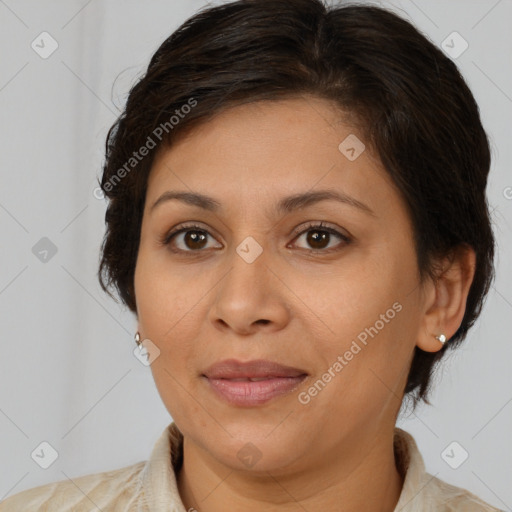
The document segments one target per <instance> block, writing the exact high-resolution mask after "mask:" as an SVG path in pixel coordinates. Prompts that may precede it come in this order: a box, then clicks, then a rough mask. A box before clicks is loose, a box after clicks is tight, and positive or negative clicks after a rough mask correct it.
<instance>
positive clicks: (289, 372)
mask: <svg viewBox="0 0 512 512" xmlns="http://www.w3.org/2000/svg"><path fill="white" fill-rule="evenodd" d="M203 375H204V376H205V377H208V378H209V379H229V380H233V381H236V380H240V381H244V380H245V381H247V380H252V381H255V380H266V379H269V378H277V377H300V376H302V375H307V372H306V371H305V370H302V369H299V368H293V367H291V366H285V365H282V364H278V363H275V362H273V361H266V360H264V359H255V360H253V361H247V362H245V363H244V362H241V361H237V360H235V359H226V360H224V361H220V362H218V363H215V364H214V365H212V366H210V367H209V368H208V369H207V370H205V371H204V373H203Z"/></svg>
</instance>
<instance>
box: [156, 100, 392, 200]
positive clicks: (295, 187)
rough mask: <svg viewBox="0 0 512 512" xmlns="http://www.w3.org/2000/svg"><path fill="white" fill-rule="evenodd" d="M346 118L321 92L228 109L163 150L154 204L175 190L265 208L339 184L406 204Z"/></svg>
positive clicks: (362, 195)
mask: <svg viewBox="0 0 512 512" xmlns="http://www.w3.org/2000/svg"><path fill="white" fill-rule="evenodd" d="M346 118H347V116H345V115H344V113H343V112H341V111H340V110H339V109H337V108H336V107H335V106H334V104H333V103H332V102H328V101H326V100H323V99H319V98H315V97H301V98H294V99H286V100H279V101H260V102H254V103H248V104H244V105H241V106H236V107H232V108H230V109H227V110H224V111H222V112H220V113H219V114H217V115H216V116H215V117H214V118H212V119H210V120H208V121H206V122H204V123H202V124H200V125H197V126H196V127H195V128H194V129H192V130H190V131H189V132H187V133H186V136H185V137H179V138H178V139H177V140H176V141H175V143H174V144H173V145H172V146H171V147H170V148H165V149H162V150H161V151H160V152H159V153H158V154H157V155H156V158H155V161H154V163H153V167H152V170H151V173H150V177H149V183H148V198H149V201H148V203H149V202H151V201H152V200H153V201H154V200H155V199H156V198H157V196H158V195H159V194H161V193H162V192H163V191H166V190H168V189H179V190H182V191H186V190H189V191H191V190H194V191H196V192H202V193H205V194H208V195H215V196H218V197H219V198H224V199H225V200H226V201H228V202H230V203H233V202H235V203H236V202H239V203H243V202H244V201H254V200H256V201H258V202H259V203H260V204H261V205H263V203H264V202H266V201H267V200H268V201H271V200H272V201H273V200H276V199H277V198H278V197H282V196H284V195H290V194H293V193H301V192H304V191H307V190H314V189H315V188H322V189H323V188H335V189H338V190H340V191H342V192H344V193H346V194H350V195H351V196H353V197H355V198H358V199H361V201H362V202H365V203H366V204H369V205H370V206H371V205H372V204H373V205H374V206H375V207H377V205H378V204H379V203H382V202H383V201H384V202H386V201H387V202H389V201H392V202H393V201H394V202H396V201H397V200H398V201H400V198H399V197H397V194H398V192H397V190H395V187H394V185H393V183H392V182H391V179H390V178H389V176H388V174H387V173H386V172H385V170H384V169H383V167H382V164H381V162H380V160H379V159H378V158H377V157H376V156H375V155H374V154H373V153H372V152H371V151H370V148H369V147H368V145H367V144H365V143H364V136H363V135H362V134H361V133H360V132H359V131H358V130H356V129H355V127H353V126H350V125H348V124H347V122H346ZM371 208H372V209H374V207H373V206H371Z"/></svg>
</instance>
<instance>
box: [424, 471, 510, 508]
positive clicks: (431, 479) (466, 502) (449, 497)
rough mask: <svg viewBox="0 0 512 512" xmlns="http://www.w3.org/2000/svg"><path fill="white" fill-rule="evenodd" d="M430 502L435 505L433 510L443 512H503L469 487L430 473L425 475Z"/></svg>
mask: <svg viewBox="0 0 512 512" xmlns="http://www.w3.org/2000/svg"><path fill="white" fill-rule="evenodd" d="M424 484H425V491H427V494H428V495H429V499H428V502H429V503H431V504H434V505H435V508H434V509H433V510H436V511H442V512H452V511H457V512H502V511H501V510H500V509H498V508H496V507H493V506H492V505H490V504H489V503H486V502H485V501H483V500H481V499H480V498H479V497H478V496H476V495H474V494H473V493H471V492H470V491H468V490H467V489H464V488H462V487H456V486H455V485H452V484H449V483H448V482H445V481H444V480H440V479H439V478H436V477H435V476H432V475H431V474H429V473H425V475H424Z"/></svg>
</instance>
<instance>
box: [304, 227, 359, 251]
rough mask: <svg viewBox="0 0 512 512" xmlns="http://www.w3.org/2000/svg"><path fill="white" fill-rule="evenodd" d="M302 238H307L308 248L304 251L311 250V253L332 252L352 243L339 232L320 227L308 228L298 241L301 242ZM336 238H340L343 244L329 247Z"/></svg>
mask: <svg viewBox="0 0 512 512" xmlns="http://www.w3.org/2000/svg"><path fill="white" fill-rule="evenodd" d="M302 237H305V241H306V244H307V247H304V249H309V250H311V251H319V252H330V251H331V250H336V249H338V248H340V246H343V245H345V244H347V243H350V239H349V238H348V237H347V236H345V235H343V234H342V233H340V232H339V231H337V230H335V229H333V228H330V227H327V226H323V225H322V224H319V225H310V226H307V229H306V230H305V231H303V232H302V233H301V234H300V235H299V236H298V237H297V238H296V239H297V240H300V239H301V238H302ZM333 237H334V238H338V240H341V241H342V242H343V243H338V244H337V245H334V247H333V246H329V244H330V243H331V242H332V241H333Z"/></svg>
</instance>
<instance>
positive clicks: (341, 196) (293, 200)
mask: <svg viewBox="0 0 512 512" xmlns="http://www.w3.org/2000/svg"><path fill="white" fill-rule="evenodd" d="M172 200H177V201H181V202H183V203H185V204H189V205H191V206H197V207H199V208H202V209H204V210H208V211H211V212H218V211H219V209H220V208H221V204H220V203H219V202H218V201H216V200H215V199H213V198H212V197H209V196H206V195H204V194H199V193H197V192H178V191H170V190H169V191H167V192H164V193H163V194H162V195H161V196H160V197H159V198H158V199H157V200H156V201H155V202H154V203H153V206H151V209H150V212H153V211H154V209H155V208H156V207H157V206H158V205H161V204H163V203H166V202H168V201H172ZM320 201H338V202H340V203H344V204H348V205H349V206H353V207H355V208H358V209H360V210H362V211H364V212H365V213H367V214H369V215H372V216H374V217H376V215H375V212H374V211H373V210H372V209H371V208H370V207H369V206H368V205H366V204H364V203H362V202H361V201H359V200H357V199H355V198H354V197H351V196H349V195H347V194H345V193H343V192H339V191H335V190H317V191H314V192H304V193H299V194H294V195H291V196H288V197H284V198H283V199H281V200H280V201H279V203H278V204H277V207H276V211H277V212H278V213H281V214H282V213H290V212H292V211H294V210H299V209H300V208H306V207H307V206H310V205H312V204H315V203H318V202H320Z"/></svg>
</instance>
